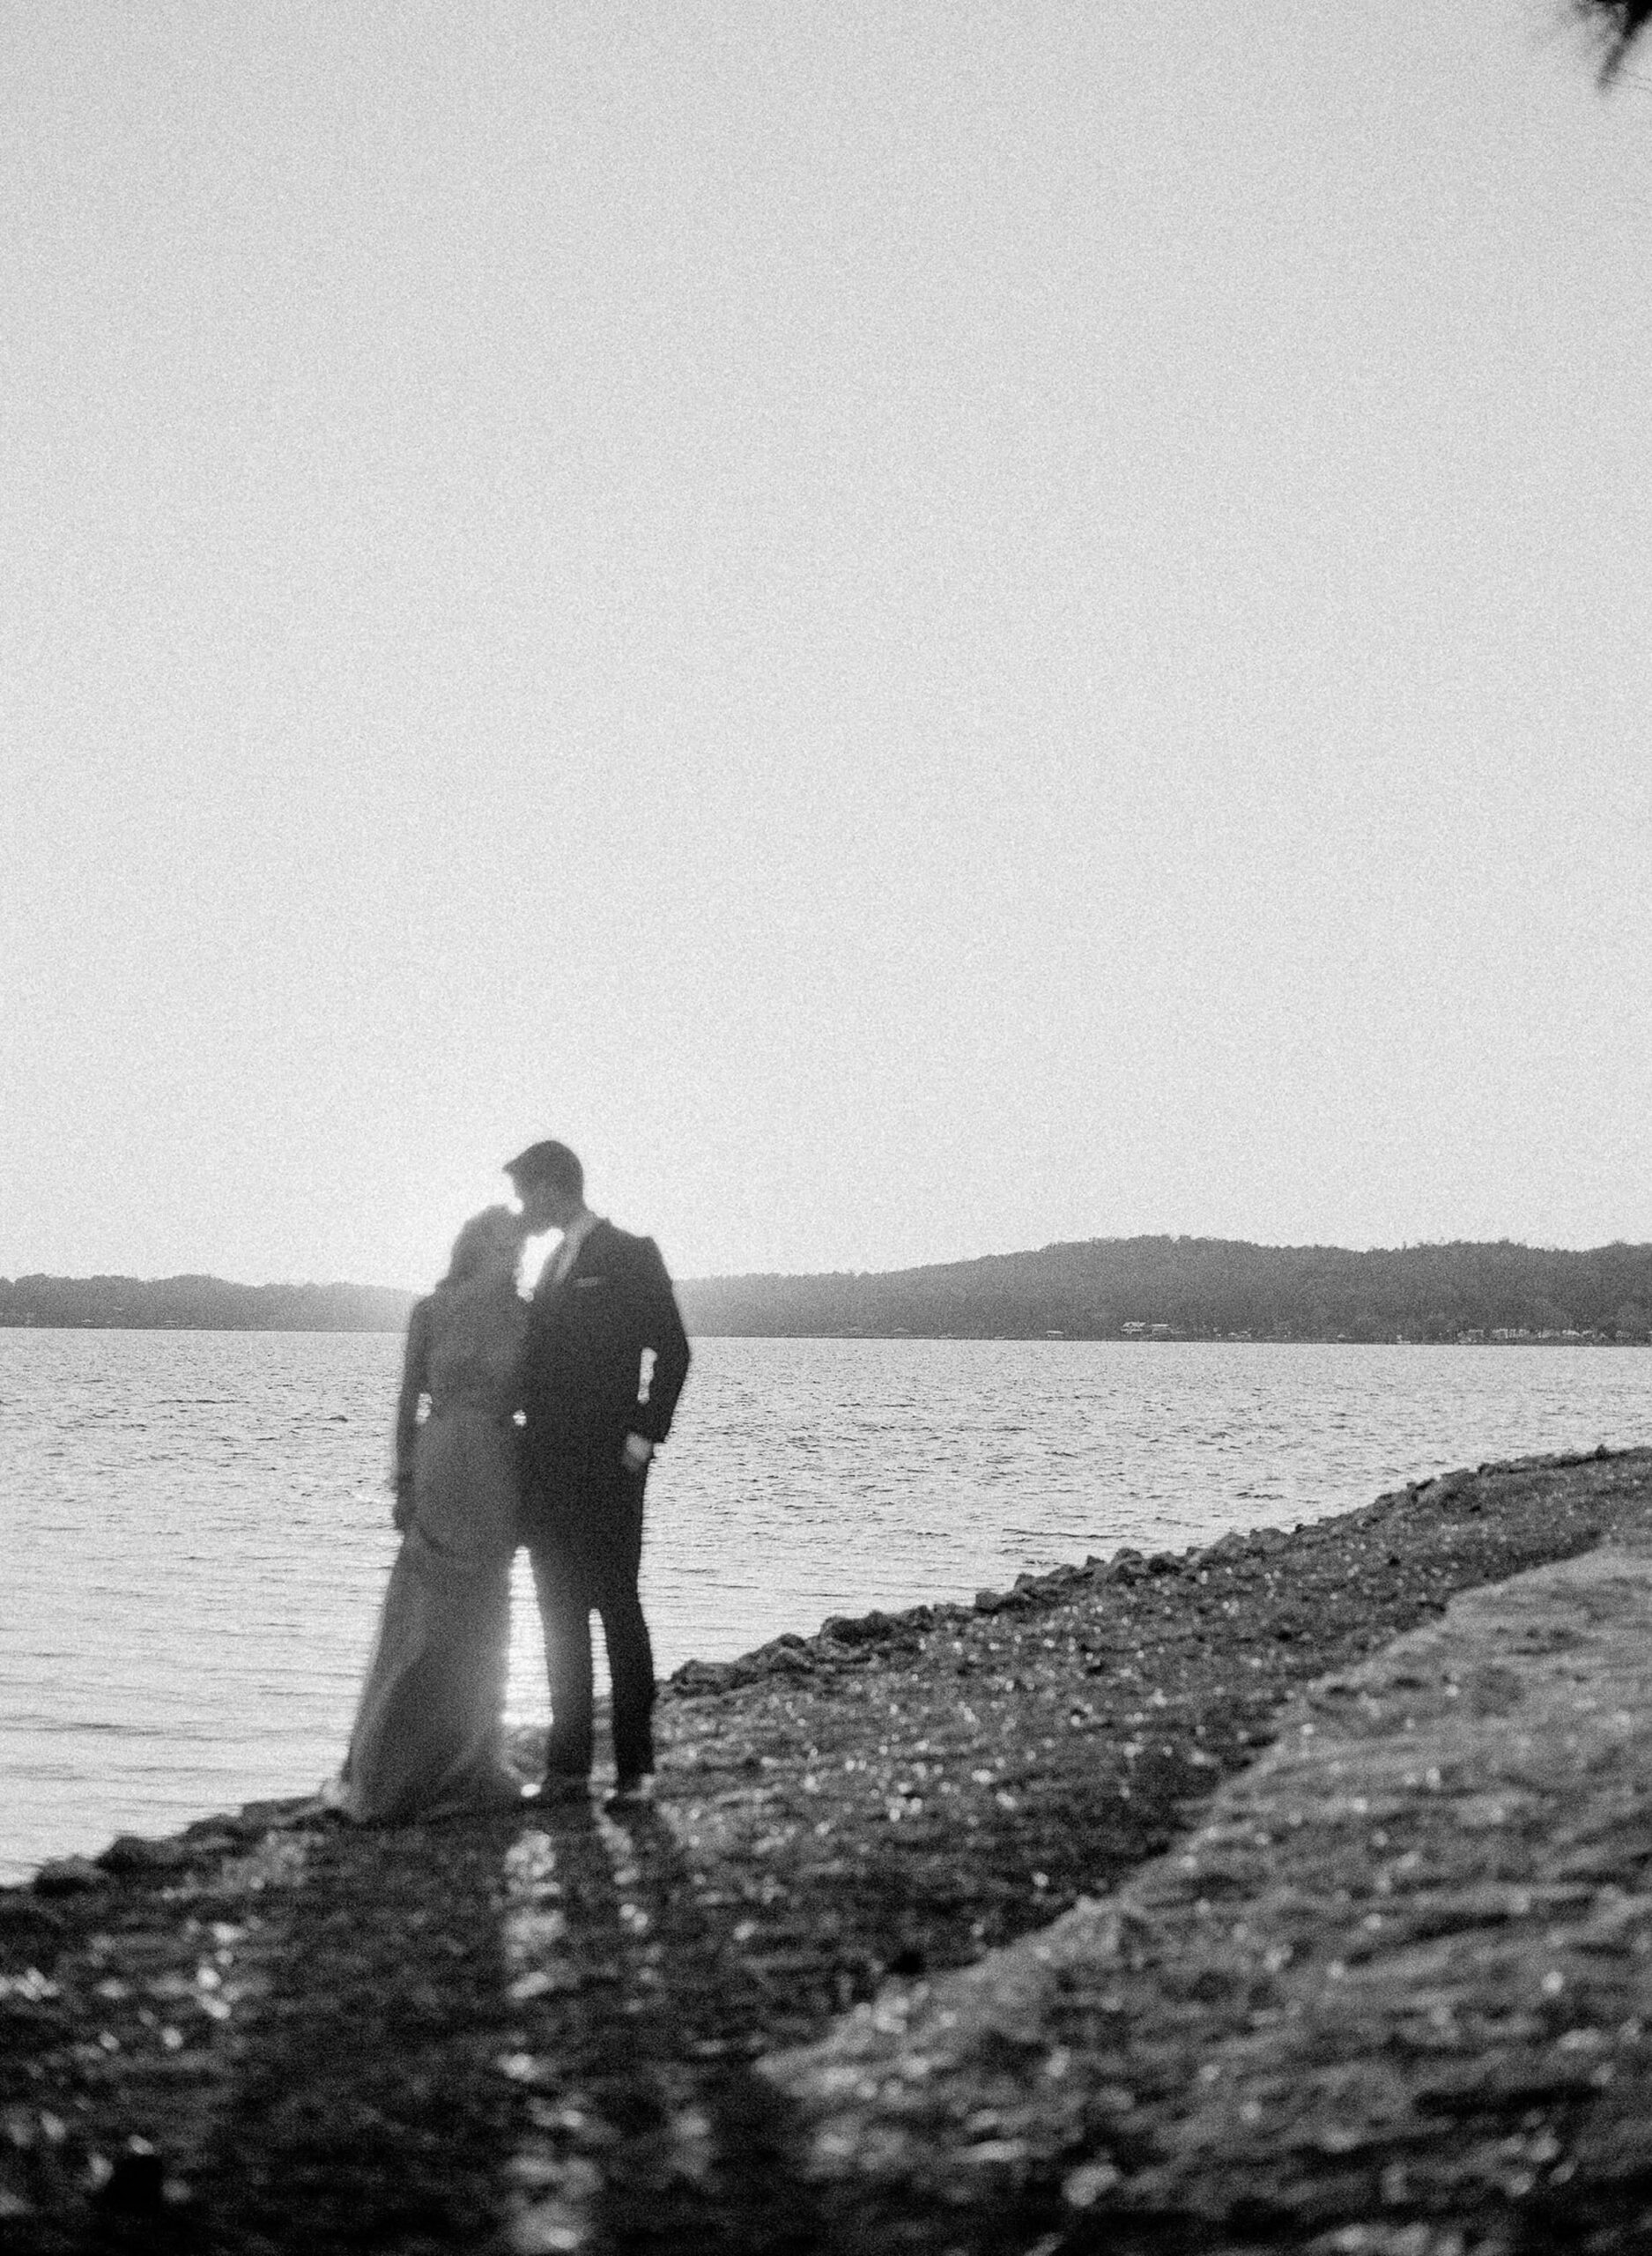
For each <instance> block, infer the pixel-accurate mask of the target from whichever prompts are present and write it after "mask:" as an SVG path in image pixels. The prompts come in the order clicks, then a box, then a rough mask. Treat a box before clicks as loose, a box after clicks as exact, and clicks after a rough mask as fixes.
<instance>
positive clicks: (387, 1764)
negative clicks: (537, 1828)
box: [330, 1279, 527, 1823]
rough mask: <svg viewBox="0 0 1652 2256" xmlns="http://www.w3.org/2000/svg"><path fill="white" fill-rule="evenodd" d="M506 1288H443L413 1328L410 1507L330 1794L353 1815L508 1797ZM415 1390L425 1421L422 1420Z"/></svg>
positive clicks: (509, 1291)
mask: <svg viewBox="0 0 1652 2256" xmlns="http://www.w3.org/2000/svg"><path fill="white" fill-rule="evenodd" d="M526 1317H527V1311H526V1309H525V1308H524V1306H523V1304H522V1301H521V1300H520V1299H519V1298H518V1296H517V1294H516V1290H515V1285H514V1284H509V1283H504V1284H501V1283H500V1281H499V1280H496V1279H495V1280H488V1281H478V1282H473V1283H465V1284H457V1285H441V1286H438V1287H437V1288H436V1290H435V1291H434V1292H433V1294H431V1295H430V1296H429V1298H428V1299H427V1300H423V1301H421V1302H419V1304H418V1306H417V1307H416V1308H415V1309H414V1310H413V1313H412V1317H411V1321H410V1324H409V1326H408V1337H407V1359H406V1366H405V1370H404V1377H403V1383H402V1396H401V1407H400V1411H399V1414H398V1416H397V1421H396V1465H397V1471H398V1473H399V1474H400V1475H401V1476H402V1482H403V1485H402V1493H403V1495H404V1496H405V1495H406V1475H407V1473H409V1472H410V1470H411V1518H406V1507H405V1505H404V1507H403V1516H404V1519H405V1532H404V1536H403V1540H402V1547H401V1550H400V1552H399V1553H398V1555H397V1556H396V1564H395V1566H394V1567H393V1568H392V1569H391V1570H390V1581H389V1589H388V1590H387V1591H386V1592H385V1597H384V1608H383V1612H382V1614H381V1616H380V1621H379V1629H378V1636H377V1637H376V1639H375V1641H374V1648H373V1657H372V1659H371V1660H370V1661H369V1663H368V1666H367V1681H366V1683H365V1685H364V1686H363V1688H362V1693H361V1702H360V1706H359V1709H358V1711H357V1714H356V1722H355V1728H354V1730H353V1732H352V1734H351V1740H350V1752H349V1754H348V1755H347V1756H346V1757H345V1760H344V1770H343V1772H342V1773H341V1775H340V1777H339V1779H338V1782H337V1788H336V1789H335V1791H334V1792H333V1794H332V1795H331V1796H330V1799H331V1800H334V1802H335V1803H336V1805H337V1806H338V1807H342V1808H343V1809H344V1812H345V1814H347V1815H349V1816H350V1817H352V1818H354V1819H356V1820H357V1821H358V1822H362V1823H373V1822H380V1823H383V1822H410V1821H412V1820H415V1819H420V1818H430V1817H445V1816H450V1815H452V1814H456V1812H458V1811H461V1810H470V1809H477V1808H485V1807H497V1806H498V1805H500V1804H501V1803H508V1802H511V1801H515V1800H517V1799H518V1798H519V1796H520V1792H521V1782H520V1781H519V1780H518V1778H517V1777H516V1776H515V1772H514V1771H512V1770H510V1769H509V1768H508V1767H507V1763H506V1762H505V1759H504V1753H503V1747H502V1738H501V1726H502V1716H503V1710H504V1701H505V1673H506V1666H507V1657H508V1648H509V1637H510V1562H511V1556H512V1554H513V1553H514V1551H515V1547H516V1542H517V1526H516V1516H517V1488H516V1461H515V1431H514V1429H513V1427H512V1424H511V1416H512V1411H513V1407H514V1382H515V1373H516V1365H517V1359H518V1357H519V1355H520V1353H521V1348H522V1332H523V1329H524V1326H525V1324H526ZM421 1396H428V1398H429V1404H430V1408H429V1414H428V1415H427V1416H426V1418H425V1420H424V1421H423V1422H422V1423H420V1422H418V1421H417V1410H418V1405H419V1399H420V1397H421Z"/></svg>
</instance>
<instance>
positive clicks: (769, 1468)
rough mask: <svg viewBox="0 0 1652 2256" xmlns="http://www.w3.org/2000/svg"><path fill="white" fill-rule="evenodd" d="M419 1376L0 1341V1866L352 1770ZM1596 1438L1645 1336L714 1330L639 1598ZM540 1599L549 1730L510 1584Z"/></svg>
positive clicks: (1648, 1399)
mask: <svg viewBox="0 0 1652 2256" xmlns="http://www.w3.org/2000/svg"><path fill="white" fill-rule="evenodd" d="M400 1356H401V1343H400V1341H399V1340H396V1339H394V1338H390V1337H388V1336H385V1335H381V1334H376V1333H341V1332H304V1333H269V1332H250V1333H249V1332H48V1331H0V1510H3V1511H4V1523H3V1524H4V1531H5V1544H6V1550H7V1554H8V1558H7V1573H6V1577H5V1584H4V1596H3V1597H0V1881H7V1880H9V1881H15V1880H18V1879H20V1878H22V1877H23V1876H24V1875H25V1874H26V1873H27V1872H28V1871H29V1870H31V1869H32V1868H33V1866H34V1865H35V1864H37V1863H38V1862H39V1861H40V1860H41V1859H42V1858H44V1857H47V1856H53V1855H59V1854H63V1853H65V1852H75V1851H79V1852H91V1851H94V1850H96V1849H97V1848H98V1847H99V1846H100V1845H101V1844H102V1843H103V1842H104V1841H106V1840H107V1838H108V1837H110V1835H111V1834H113V1833H115V1832H117V1831H128V1830H130V1831H139V1832H163V1831H167V1830H172V1829H175V1828H176V1827H177V1826H179V1825H181V1824H182V1823H185V1822H188V1821H189V1819H191V1818H193V1817H196V1816H198V1815H200V1814H203V1813H204V1812H205V1811H207V1810H211V1809H216V1808H223V1807H232V1806H233V1805H235V1804H237V1803H239V1802H241V1801H243V1800H248V1799H249V1798H251V1797H254V1796H260V1795H266V1794H285V1793H293V1792H302V1791H305V1790H307V1789H308V1788H311V1787H313V1786H315V1785H317V1784H318V1783H319V1782H320V1781H321V1779H322V1777H324V1776H326V1775H327V1774H328V1773H329V1772H330V1770H333V1769H334V1768H336V1767H337V1762H338V1759H339V1757H340V1755H342V1753H343V1750H344V1741H345V1739H346V1737H347V1735H348V1731H349V1725H350V1719H351V1714H352V1707H353V1703H354V1699H355V1694H356V1689H357V1685H358V1682H359V1675H360V1672H361V1668H362V1666H363V1663H364V1661H365V1659H366V1656H367V1647H368V1644H369V1641H370V1639H371V1637H372V1634H373V1628H374V1614H375V1611H376V1608H377V1606H378V1602H379V1597H380V1593H381V1591H382V1586H383V1583H384V1578H385V1576H386V1573H387V1571H388V1570H389V1563H390V1560H391V1557H392V1555H393V1553H394V1548H395V1542H396V1539H395V1536H394V1533H393V1532H392V1530H391V1527H390V1524H389V1495H388V1494H387V1491H386V1488H385V1474H386V1472H387V1469H388V1456H389V1443H388V1435H389V1418H390V1411H391V1406H392V1403H393V1399H394V1392H395V1387H396V1377H397V1373H398V1369H399V1364H400ZM1602 1441H1604V1442H1607V1443H1611V1444H1612V1445H1613V1446H1625V1445H1627V1444H1630V1443H1646V1442H1648V1441H1652V1354H1649V1353H1646V1352H1641V1351H1638V1350H1634V1349H1587V1348H1582V1349H1580V1348H1544V1347H1530V1348H1510V1349H1496V1348H1473V1347H1428V1348H1424V1347H1311V1346H1300V1347H1285V1346H1263V1345H1256V1346H1251V1345H1242V1346H1241V1345H1232V1346H1214V1345H1212V1346H1204V1345H1199V1346H1194V1345H1177V1344H1174V1343H1170V1344H1165V1343H1159V1344H1155V1345H1151V1346H1148V1345H1140V1346H1137V1345H1135V1344H1124V1343H1118V1342H1112V1341H1096V1342H1092V1341H1078V1340H1073V1341H1058V1340H1048V1341H1044V1340H1039V1341H1019V1340H1013V1341H1012V1340H969V1341H959V1340H700V1341H697V1342H696V1343H695V1363H694V1369H693V1375H692V1377H691V1378H690V1381H689V1385H688V1390H687V1392H686V1393H685V1396H684V1399H683V1406H682V1410H681V1412H680V1414H679V1417H678V1427H677V1430H676V1433H675V1434H674V1436H673V1438H672V1441H671V1443H670V1447H669V1449H667V1450H665V1451H663V1452H662V1453H661V1456H660V1458H659V1461H658V1465H657V1467H656V1472H655V1473H654V1475H653V1477H652V1480H651V1482H650V1486H649V1534H648V1555H647V1559H646V1562H645V1570H644V1594H645V1599H646V1601H647V1604H648V1613H649V1619H650V1622H651V1623H652V1625H653V1628H654V1631H655V1638H656V1648H657V1654H658V1661H659V1666H660V1669H661V1673H666V1672H667V1671H669V1670H670V1669H672V1668H674V1667H675V1666H677V1664H678V1662H679V1661H681V1660H685V1659H687V1658H688V1657H689V1656H690V1655H699V1656H700V1657H702V1658H705V1659H727V1658H729V1657H730V1656H732V1655H733V1654H735V1653H737V1652H741V1651H745V1650H746V1649H747V1648H748V1647H750V1646H752V1645H755V1644H761V1643H762V1642H763V1641H764V1639H766V1638H767V1637H770V1636H774V1634H775V1633H776V1632H777V1631H779V1630H782V1629H801V1630H810V1629H814V1628H816V1627H817V1626H818V1625H819V1622H820V1620H821V1619H822V1617H823V1616H824V1615H826V1614H834V1613H861V1612H863V1611H864V1610H865V1609H866V1608H867V1607H871V1606H883V1607H900V1606H907V1605H912V1604H914V1603H915V1602H916V1601H917V1600H919V1599H942V1598H968V1597H971V1596H973V1594H974V1592H975V1591H976V1590H977V1589H978V1588H979V1587H980V1586H981V1585H982V1584H985V1583H989V1584H995V1585H1002V1584H1006V1583H1008V1582H1010V1581H1011V1579H1012V1578H1013V1577H1015V1576H1016V1575H1017V1574H1019V1572H1021V1570H1023V1569H1032V1570H1040V1569H1043V1568H1046V1567H1050V1566H1054V1565H1056V1563H1058V1562H1061V1561H1063V1560H1068V1559H1080V1558H1082V1557H1083V1556H1084V1555H1085V1553H1086V1552H1091V1551H1095V1552H1100V1553H1103V1554H1105V1553H1107V1552H1109V1551H1111V1550H1113V1549H1115V1548H1116V1547H1118V1546H1119V1545H1121V1544H1124V1543H1132V1544H1137V1545H1139V1546H1140V1547H1142V1548H1143V1549H1146V1550H1156V1549H1165V1548H1174V1549H1180V1548H1182V1547H1185V1546H1186V1545H1189V1544H1192V1543H1196V1542H1201V1541H1204V1540H1209V1539H1210V1538H1211V1537H1213V1536H1215V1535H1217V1534H1219V1533H1220V1532H1222V1531H1223V1530H1224V1529H1226V1528H1230V1527H1249V1526H1256V1525H1263V1524H1266V1525H1286V1526H1288V1525H1292V1524H1293V1523H1294V1522H1296V1521H1298V1520H1302V1519H1309V1518H1316V1517H1318V1516H1319V1515H1320V1514H1322V1513H1325V1512H1333V1511H1339V1510H1345V1509H1347V1508H1348V1507H1350V1506H1352V1505H1355V1504H1359V1503H1367V1502H1368V1501H1369V1499H1370V1498H1371V1497H1372V1496H1374V1495H1376V1494H1377V1492H1378V1491H1379V1490H1381V1489H1382V1488H1392V1487H1394V1486H1396V1485H1397V1484H1398V1483H1400V1482H1402V1481H1408V1480H1416V1479H1421V1478H1424V1477H1426V1475H1428V1474H1429V1473H1437V1472H1442V1471H1445V1470H1447V1469H1448V1468H1449V1467H1451V1466H1457V1465H1463V1464H1473V1463H1477V1462H1478V1461H1479V1460H1481V1459H1483V1458H1491V1457H1509V1456H1524V1455H1530V1454H1533V1453H1535V1452H1538V1451H1550V1450H1560V1449H1583V1448H1592V1447H1593V1446H1594V1445H1595V1444H1596V1443H1597V1442H1602ZM518 1567H519V1569H520V1568H521V1567H522V1562H521V1561H520V1560H519V1562H518ZM516 1599H517V1603H516V1616H515V1622H516V1634H515V1644H514V1653H513V1667H512V1688H511V1705H512V1709H513V1711H514V1714H515V1716H516V1717H517V1718H520V1719H524V1720H525V1719H531V1718H536V1717H542V1716H543V1713H544V1690H543V1675H542V1669H541V1665H540V1661H539V1657H538V1654H537V1646H536V1636H537V1624H536V1622H535V1621H534V1618H533V1616H532V1612H531V1602H530V1599H529V1596H528V1592H527V1586H526V1581H525V1577H523V1576H522V1575H521V1574H520V1573H519V1577H518V1584H517V1592H516Z"/></svg>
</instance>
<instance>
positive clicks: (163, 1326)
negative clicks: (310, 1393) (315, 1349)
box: [0, 1277, 413, 1332]
mask: <svg viewBox="0 0 1652 2256" xmlns="http://www.w3.org/2000/svg"><path fill="white" fill-rule="evenodd" d="M412 1303H413V1295H411V1293H397V1292H391V1291H388V1290H386V1289H385V1288H382V1287H380V1286H377V1285H231V1284H226V1282H225V1280H223V1278H221V1277H157V1278H144V1277H19V1278H18V1279H17V1280H16V1282H15V1283H13V1282H11V1281H10V1280H7V1279H5V1278H0V1325H19V1324H32V1325H73V1326H77V1327H88V1326H93V1327H95V1326H101V1327H105V1328H109V1329H115V1330H122V1331H181V1332H399V1331H401V1330H402V1328H403V1326H404V1325H405V1324H406V1322H407V1311H408V1310H409V1309H410V1308H411V1306H412Z"/></svg>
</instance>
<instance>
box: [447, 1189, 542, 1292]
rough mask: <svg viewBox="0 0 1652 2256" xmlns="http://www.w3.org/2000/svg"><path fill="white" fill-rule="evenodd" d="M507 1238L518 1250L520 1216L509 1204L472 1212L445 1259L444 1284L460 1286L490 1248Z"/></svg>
mask: <svg viewBox="0 0 1652 2256" xmlns="http://www.w3.org/2000/svg"><path fill="white" fill-rule="evenodd" d="M507 1241H508V1243H510V1246H511V1249H512V1250H513V1251H514V1252H515V1253H516V1254H517V1255H519V1256H520V1254H521V1251H522V1217H521V1216H520V1215H519V1214H517V1213H515V1211H514V1209H512V1208H511V1207H509V1206H484V1207H483V1209H482V1211H481V1213H479V1214H472V1215H471V1217H470V1221H468V1222H466V1224H465V1225H464V1227H463V1229H462V1230H461V1231H460V1232H459V1235H458V1236H457V1237H456V1238H455V1240H454V1241H453V1251H452V1253H451V1255H450V1256H449V1257H448V1273H447V1275H446V1276H445V1277H444V1278H443V1279H442V1280H441V1281H442V1283H443V1284H444V1285H462V1284H463V1283H464V1281H465V1280H466V1279H467V1278H470V1277H474V1276H475V1274H476V1273H477V1271H478V1269H481V1268H484V1267H485V1265H486V1264H487V1261H488V1259H489V1258H490V1256H491V1255H492V1254H493V1250H494V1249H495V1248H496V1247H497V1246H499V1245H500V1244H501V1243H505V1242H507Z"/></svg>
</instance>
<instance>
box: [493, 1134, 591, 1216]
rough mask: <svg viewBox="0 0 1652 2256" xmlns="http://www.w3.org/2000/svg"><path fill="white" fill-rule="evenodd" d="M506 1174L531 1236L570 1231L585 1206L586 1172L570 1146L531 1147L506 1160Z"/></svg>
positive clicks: (540, 1145) (544, 1144) (545, 1144)
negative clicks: (570, 1224) (569, 1226)
mask: <svg viewBox="0 0 1652 2256" xmlns="http://www.w3.org/2000/svg"><path fill="white" fill-rule="evenodd" d="M505 1172H506V1174H507V1176H509V1177H510V1180H511V1186H512V1188H513V1189H514V1190H515V1193H516V1196H517V1198H518V1199H519V1200H520V1201H521V1203H522V1220H523V1221H524V1222H525V1223H526V1224H527V1226H528V1234H529V1236H530V1237H531V1236H537V1234H538V1232H539V1231H541V1230H562V1229H566V1228H567V1226H568V1224H569V1223H570V1222H571V1221H573V1219H574V1216H575V1214H577V1213H579V1212H580V1211H581V1209H582V1207H583V1206H584V1204H585V1170H584V1169H583V1168H582V1166H581V1165H580V1163H579V1161H578V1159H577V1158H576V1157H575V1155H574V1154H573V1153H572V1152H571V1151H569V1149H568V1147H567V1145H566V1144H558V1143H552V1142H546V1143H543V1144H530V1145H529V1147H528V1148H527V1150H526V1151H525V1152H518V1153H517V1154H516V1156H515V1159H514V1160H507V1161H506V1162H505Z"/></svg>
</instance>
